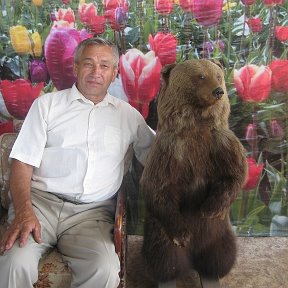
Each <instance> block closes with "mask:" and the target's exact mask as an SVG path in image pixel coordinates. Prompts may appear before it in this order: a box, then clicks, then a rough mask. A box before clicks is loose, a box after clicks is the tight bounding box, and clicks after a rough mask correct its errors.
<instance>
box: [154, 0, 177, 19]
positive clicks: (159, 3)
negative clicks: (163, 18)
mask: <svg viewBox="0 0 288 288" xmlns="http://www.w3.org/2000/svg"><path fill="white" fill-rule="evenodd" d="M154 8H155V10H156V11H157V12H158V13H159V14H161V15H169V14H170V13H171V12H172V11H173V1H172V0H154Z"/></svg>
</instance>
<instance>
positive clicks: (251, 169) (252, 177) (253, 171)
mask: <svg viewBox="0 0 288 288" xmlns="http://www.w3.org/2000/svg"><path fill="white" fill-rule="evenodd" d="M247 163H248V176H247V179H246V182H245V184H244V186H243V190H244V191H248V190H251V189H254V188H256V187H257V185H258V182H259V180H260V176H261V173H262V170H263V167H264V164H259V165H258V164H257V163H256V161H255V159H253V158H252V157H248V158H247Z"/></svg>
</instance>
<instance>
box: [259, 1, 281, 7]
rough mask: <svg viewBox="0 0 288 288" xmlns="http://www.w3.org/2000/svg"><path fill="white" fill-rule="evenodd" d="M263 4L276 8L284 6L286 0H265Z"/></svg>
mask: <svg viewBox="0 0 288 288" xmlns="http://www.w3.org/2000/svg"><path fill="white" fill-rule="evenodd" d="M263 3H264V4H265V5H267V6H275V5H281V4H283V3H284V0H263Z"/></svg>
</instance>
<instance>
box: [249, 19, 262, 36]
mask: <svg viewBox="0 0 288 288" xmlns="http://www.w3.org/2000/svg"><path fill="white" fill-rule="evenodd" d="M247 25H248V27H249V28H250V30H251V31H252V32H253V33H258V32H261V30H262V20H261V18H259V17H254V18H249V19H248V20H247Z"/></svg>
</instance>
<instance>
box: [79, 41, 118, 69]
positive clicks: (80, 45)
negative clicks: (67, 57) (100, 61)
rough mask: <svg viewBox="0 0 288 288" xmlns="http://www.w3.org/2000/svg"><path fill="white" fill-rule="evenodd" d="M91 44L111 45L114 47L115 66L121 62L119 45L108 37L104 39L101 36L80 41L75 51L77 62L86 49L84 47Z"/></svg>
mask: <svg viewBox="0 0 288 288" xmlns="http://www.w3.org/2000/svg"><path fill="white" fill-rule="evenodd" d="M90 45H95V46H109V47H111V48H112V51H113V54H114V60H115V63H114V66H115V67H116V68H117V67H118V64H119V52H118V48H117V46H116V45H115V44H114V43H113V42H112V41H110V40H108V39H103V38H99V37H92V38H88V39H85V40H84V41H82V42H80V43H79V45H78V46H77V47H76V49H75V52H74V62H75V63H76V64H78V63H79V60H80V57H81V55H82V53H83V51H84V49H85V48H86V47H88V46H90Z"/></svg>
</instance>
